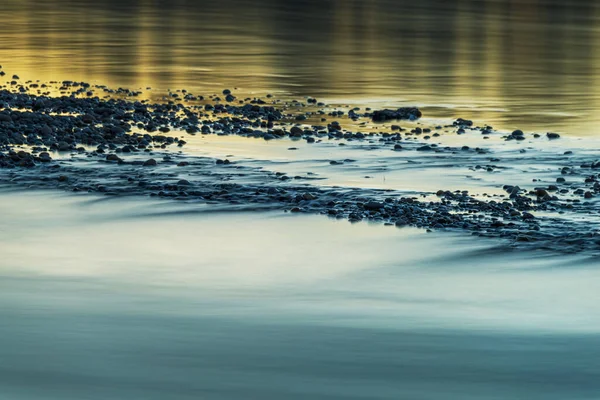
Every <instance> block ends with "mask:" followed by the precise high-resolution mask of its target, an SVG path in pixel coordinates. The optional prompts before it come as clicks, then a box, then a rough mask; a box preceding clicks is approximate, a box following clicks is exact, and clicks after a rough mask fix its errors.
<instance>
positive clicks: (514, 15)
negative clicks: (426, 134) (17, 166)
mask: <svg viewBox="0 0 600 400" xmlns="http://www.w3.org/2000/svg"><path fill="white" fill-rule="evenodd" d="M599 18H600V6H599V3H598V2H594V1H587V0H573V1H559V0H526V1H498V0H461V1H453V2H446V1H440V0H423V1H419V2H414V1H404V0H403V1H392V0H361V1H358V0H350V1H346V0H344V1H335V0H328V1H316V0H305V1H279V0H257V1H252V2H248V1H242V0H223V1H188V0H169V1H166V0H161V1H154V0H99V1H94V2H89V1H86V0H57V1H51V2H49V1H45V0H4V1H3V2H2V24H0V41H1V42H2V46H0V64H3V65H4V66H5V67H6V69H7V71H8V72H9V73H10V74H12V73H18V74H19V75H20V76H21V77H22V78H28V79H41V80H50V79H56V80H65V79H67V80H86V81H91V82H94V83H99V84H108V85H111V86H124V87H129V88H145V87H148V86H151V87H153V88H156V89H158V91H159V92H160V91H163V92H164V91H165V90H166V89H168V88H171V89H182V88H185V89H189V90H193V91H196V92H199V93H205V92H216V91H220V90H222V89H223V88H224V87H230V88H233V87H239V89H240V90H239V93H255V94H260V95H263V94H265V93H267V92H273V93H277V94H280V95H284V96H288V97H292V98H301V97H302V96H316V97H317V98H319V99H320V100H325V101H328V102H332V103H341V104H348V103H352V104H356V105H358V106H359V107H365V106H366V105H369V104H371V105H373V106H384V105H386V106H392V105H401V104H411V105H418V106H421V107H422V108H423V109H424V111H425V114H426V115H427V116H435V117H446V118H452V117H457V116H462V117H464V118H472V119H476V120H477V121H479V122H480V123H488V124H492V125H494V126H495V127H497V128H503V129H513V128H516V127H519V128H521V129H524V130H535V131H541V132H546V131H548V130H555V131H560V132H565V133H568V134H571V135H588V136H589V135H596V134H597V133H598V131H597V126H598V123H599V122H600V112H598V111H599V110H600V92H599V91H598V89H596V88H597V87H600V86H599V85H598V84H597V83H598V82H599V81H600V70H599V69H598V68H597V65H598V57H600V51H599V50H600V29H599V26H600V25H599V24H598V19H599ZM8 76H10V75H8Z"/></svg>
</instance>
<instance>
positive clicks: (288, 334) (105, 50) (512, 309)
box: [0, 0, 600, 400]
mask: <svg viewBox="0 0 600 400" xmlns="http://www.w3.org/2000/svg"><path fill="white" fill-rule="evenodd" d="M2 6H3V7H2V22H3V23H2V24H0V41H1V43H2V46H0V64H1V65H3V67H4V70H6V71H7V73H8V74H9V75H8V77H10V75H12V74H13V73H17V74H19V75H20V76H21V78H23V80H24V79H40V80H43V81H47V80H65V79H68V80H85V81H90V82H92V83H97V84H107V85H110V86H112V87H119V86H122V87H129V88H132V89H134V88H146V87H152V88H153V90H152V91H151V93H156V94H157V97H159V95H162V94H164V93H165V92H166V91H167V89H182V88H186V89H188V90H192V91H194V92H196V93H197V94H202V93H203V94H206V93H213V92H220V91H221V90H222V89H223V88H225V87H229V88H232V89H233V88H238V89H237V91H236V94H238V95H242V96H243V95H244V94H255V95H260V96H263V95H265V94H266V93H274V94H276V95H277V97H278V98H281V99H284V100H285V99H293V98H298V99H300V98H302V97H303V96H316V97H317V98H318V99H319V100H323V101H327V102H330V103H332V104H333V105H334V106H335V105H343V104H353V105H356V106H358V107H361V108H364V107H365V106H372V107H380V106H400V105H406V104H410V105H418V106H420V107H421V108H422V109H423V110H424V112H425V118H423V119H422V121H421V123H423V124H424V125H423V126H432V125H437V124H440V125H443V124H445V123H448V122H449V121H451V119H453V118H455V117H458V116H461V117H464V118H473V119H475V120H476V123H477V124H484V123H490V124H493V125H494V127H495V128H498V129H500V130H503V131H510V130H512V129H513V128H516V127H519V128H522V129H524V130H526V131H532V130H533V131H539V132H542V133H543V132H546V131H550V130H551V131H560V132H561V133H562V132H565V133H567V134H566V135H563V138H562V139H560V140H558V141H548V140H547V139H546V138H545V137H542V138H541V139H533V138H532V137H531V135H529V133H530V132H527V133H528V135H527V140H525V141H523V142H517V141H512V142H504V141H502V140H501V139H500V136H501V135H499V134H492V135H490V136H491V137H490V139H489V140H487V139H485V136H483V135H480V134H479V132H477V131H473V132H471V131H469V132H467V134H465V135H460V136H457V135H454V131H452V132H449V133H447V134H446V133H444V134H442V136H441V137H439V138H432V139H431V140H430V142H433V143H439V144H440V146H454V147H456V146H457V148H460V147H461V146H463V145H466V144H468V145H469V146H470V147H471V149H473V148H475V147H476V146H481V147H485V148H486V149H489V150H490V152H489V153H486V154H478V153H476V152H454V153H453V152H451V151H446V152H440V153H423V152H417V151H413V150H414V148H410V144H408V145H405V147H406V151H401V152H395V151H391V147H390V146H389V145H380V146H377V145H376V142H371V143H370V142H369V140H364V141H356V140H355V141H345V140H344V141H337V140H331V141H328V140H324V141H323V142H320V143H315V144H307V143H305V142H304V141H292V140H288V139H284V140H277V141H264V140H253V139H247V138H240V137H233V136H216V135H210V136H205V135H196V136H190V135H185V134H183V133H182V132H177V131H175V132H172V134H174V135H177V136H181V135H185V140H186V141H187V142H188V143H187V144H186V146H185V147H184V149H183V154H180V155H178V154H177V150H173V149H172V150H171V154H172V155H173V157H174V158H176V159H179V158H181V159H185V157H197V156H201V157H216V158H228V159H230V160H231V161H233V163H234V164H233V165H232V168H233V169H235V168H238V167H240V168H241V169H240V174H239V176H236V177H235V179H231V181H232V182H237V183H242V184H244V183H252V184H261V182H263V181H262V179H263V177H264V174H268V173H269V172H284V173H286V174H287V175H289V176H290V177H293V176H294V175H297V176H301V177H302V178H303V179H304V180H299V181H298V182H299V183H298V185H302V184H305V183H307V184H310V185H314V187H317V186H319V187H321V186H328V187H329V186H341V187H342V189H341V190H350V189H349V188H362V189H365V190H364V193H369V192H368V190H370V189H384V190H393V191H394V193H395V194H398V193H403V194H410V195H418V194H423V195H431V194H432V193H435V192H436V191H437V190H439V189H444V190H469V191H470V192H471V193H473V194H474V196H476V197H477V196H481V195H482V194H483V193H487V194H494V195H495V194H498V193H502V194H505V192H504V191H503V189H502V186H503V185H506V184H511V185H520V186H522V187H523V188H527V189H531V188H532V187H534V186H547V185H549V184H553V183H555V182H556V178H557V177H559V176H561V172H560V166H563V165H574V166H578V165H580V164H582V163H583V162H589V161H591V160H595V157H596V150H595V149H597V148H598V141H597V140H598V139H597V137H594V136H597V135H596V133H597V132H596V126H597V124H598V122H600V113H599V112H598V111H599V110H598V109H599V108H600V93H596V90H595V87H596V86H597V85H595V84H594V83H595V82H597V81H598V76H599V71H598V69H597V68H596V67H595V65H596V64H597V57H598V45H599V44H600V41H599V40H598V38H599V37H600V36H599V35H600V31H599V29H598V24H597V20H598V17H599V16H600V14H599V12H600V9H599V6H598V4H596V3H594V2H587V1H571V2H558V1H554V0H544V1H534V0H528V1H519V2H517V1H508V2H503V1H494V0H481V1H475V0H461V1H457V2H443V1H435V0H424V1H420V2H417V3H416V2H405V1H391V0H365V1H354V0H351V1H298V2H289V1H276V0H259V1H254V2H247V1H241V0H222V1H218V2H207V1H186V0H172V1H154V0H152V1H150V0H119V1H113V0H100V1H95V2H89V1H84V0H60V1H54V2H48V1H41V0H5V1H3V3H2ZM342 123H343V124H344V127H348V126H350V124H349V123H348V121H347V120H345V119H343V120H342ZM347 123H348V125H347ZM369 125H370V124H369ZM388 125H389V124H380V125H379V128H380V129H381V130H387V129H388V128H389V126H388ZM402 125H403V126H404V127H411V126H413V125H414V123H409V122H404V121H403V123H402ZM354 128H356V126H354V127H350V129H352V130H355V129H354ZM359 129H362V128H359ZM365 129H367V130H368V129H375V130H376V128H375V127H366V128H365ZM578 136H587V137H586V138H584V139H580V138H578ZM405 139H406V137H405ZM418 140H425V139H422V137H419V138H418ZM340 142H343V144H345V146H339V144H340ZM403 145H404V143H403ZM290 147H295V148H296V150H289V148H290ZM565 150H570V151H573V154H569V155H566V154H564V152H565ZM151 156H154V157H157V158H159V159H160V157H162V154H160V153H156V154H151ZM52 157H53V158H55V159H57V160H59V162H60V163H61V165H62V166H63V167H65V168H64V169H62V170H61V171H63V170H66V169H67V168H68V167H69V166H77V167H78V168H79V167H80V168H81V171H80V172H81V174H84V171H86V169H87V170H88V171H89V170H90V169H91V168H94V169H95V170H98V171H102V170H101V168H103V167H104V166H101V165H102V164H99V163H98V162H97V159H95V158H93V157H92V158H88V157H86V156H85V155H82V154H80V155H76V156H74V158H75V159H76V161H69V159H70V158H71V157H72V155H71V154H69V153H68V152H65V153H53V154H52ZM127 157H128V158H127V159H128V161H130V160H133V159H140V160H143V159H146V158H147V157H148V155H147V154H146V153H144V154H137V155H135V154H134V155H128V156H127ZM496 157H497V158H496ZM494 159H495V160H496V161H492V160H494ZM333 160H335V161H341V162H342V163H340V164H335V165H332V164H330V161H333ZM84 161H85V162H84ZM196 161H197V160H196ZM490 163H493V164H497V165H496V166H495V167H494V168H493V169H492V170H487V169H486V168H485V166H486V165H488V164H490ZM213 164H214V160H213V159H202V161H201V162H199V163H198V165H197V166H196V167H195V168H196V169H194V168H190V169H189V170H187V169H181V168H179V169H178V168H176V167H174V166H173V165H172V164H168V163H162V162H159V165H158V166H157V167H156V168H155V169H153V170H152V171H151V172H148V173H149V174H150V175H155V174H158V173H163V174H164V173H167V174H169V173H170V174H172V175H169V176H168V177H167V178H165V176H163V175H161V177H162V179H167V180H169V181H174V182H175V181H177V180H179V179H181V178H184V179H189V180H190V181H194V180H202V179H204V180H210V179H212V180H213V181H214V182H220V179H230V178H228V177H227V176H226V175H227V174H228V173H229V172H227V170H224V171H223V172H217V171H216V170H215V174H214V176H213V175H212V172H213V170H212V169H211V168H210V167H209V166H212V165H213ZM481 165H483V166H484V168H479V169H478V168H477V166H481ZM105 167H106V168H109V167H111V166H105ZM117 168H120V167H118V166H117ZM123 168H130V169H129V170H127V171H129V172H127V173H130V172H131V173H134V172H136V171H135V167H133V166H131V165H129V166H127V167H123ZM140 168H142V169H143V167H140ZM32 171H33V172H32ZM132 171H133V172H132ZM4 172H5V173H6V174H10V173H11V172H12V171H8V172H7V171H4ZM207 172H208V175H207V176H204V175H202V173H207ZM584 172H585V171H584ZM584 172H581V171H580V172H579V173H578V174H575V175H569V176H567V178H568V183H567V185H569V187H573V188H575V187H579V186H582V185H583V180H584V178H585V176H584ZM19 173H22V176H17V178H18V180H17V183H20V184H21V188H23V187H26V186H27V185H28V184H34V181H33V180H32V181H28V180H27V174H32V173H33V174H36V173H39V172H38V171H37V170H28V171H20V172H19ZM57 173H58V172H57ZM113 173H114V171H113ZM125 173H126V172H122V174H125ZM185 174H191V175H189V176H187V175H185ZM7 176H8V175H7ZM305 178H310V179H305ZM157 179H158V178H157ZM534 179H535V181H533V180H534ZM3 182H4V183H6V182H5V181H3ZM43 182H45V181H43ZM48 182H50V181H48ZM264 182H266V181H264ZM109 183H111V184H114V185H117V183H114V182H109ZM37 184H38V185H39V180H38V181H37ZM49 186H52V185H50V184H49ZM109 186H110V185H109ZM36 187H39V186H36ZM314 187H313V188H314ZM310 188H311V186H307V190H310ZM436 201H437V200H436ZM585 202H586V203H588V204H589V207H588V208H586V209H584V212H583V213H573V214H572V215H571V214H568V215H558V214H557V215H555V217H560V218H564V219H568V220H569V222H571V223H573V222H577V223H580V224H581V226H584V225H585V226H584V229H581V231H582V232H583V231H586V230H593V229H596V227H597V226H598V217H599V216H600V214H598V213H597V211H596V210H595V209H594V206H595V204H596V202H597V197H595V198H592V199H589V200H586V201H585ZM272 209H273V206H269V205H268V204H266V205H251V206H249V205H244V204H237V205H226V204H220V205H217V204H210V205H202V204H197V203H194V202H186V203H183V202H181V203H177V202H169V201H167V200H155V198H142V197H139V198H136V199H133V198H127V197H120V198H110V197H103V196H96V195H72V194H70V195H66V194H63V193H60V192H57V191H45V192H33V191H25V192H24V191H7V190H6V189H3V190H2V191H1V192H0V210H2V223H1V224H0V254H1V255H2V257H1V260H0V321H2V322H1V323H0V360H2V362H1V363H0V393H1V394H2V395H3V396H6V397H7V398H10V399H11V400H12V399H15V400H38V399H40V400H42V399H43V400H47V399H57V400H58V399H60V400H65V399H66V400H69V399H78V400H79V399H98V400H100V399H102V400H104V399H140V400H141V399H144V400H145V399H165V398H177V399H188V398H189V399H197V398H202V399H242V398H243V399H295V398H297V399H305V398H315V399H321V398H323V399H348V398H356V399H363V398H364V399H375V398H377V399H405V398H406V399H408V398H411V399H412V398H419V399H444V400H446V399H457V400H458V399H460V400H464V399H481V398H485V399H507V398H523V399H566V398H568V399H595V398H598V397H599V396H600V383H599V380H598V376H600V363H599V362H598V360H599V359H600V354H599V353H598V350H597V349H598V348H599V346H598V345H599V344H600V339H599V338H600V317H599V316H600V306H598V304H600V301H599V300H600V298H599V297H600V295H598V291H597V287H596V286H597V285H596V284H595V283H596V282H597V281H598V279H599V278H600V270H599V269H598V262H597V259H596V258H594V257H591V256H589V254H588V255H579V256H573V255H571V256H566V255H557V254H556V253H552V254H549V253H545V252H542V251H526V250H524V249H522V248H519V249H518V250H517V249H515V248H514V247H511V246H509V243H508V242H507V241H502V240H495V239H483V238H475V237H473V236H469V235H459V234H455V233H449V232H438V233H426V232H425V231H423V230H418V229H412V228H403V229H397V228H395V227H384V226H382V225H379V224H373V225H370V224H367V223H358V224H350V223H348V222H347V221H341V220H333V219H328V218H326V217H323V216H310V215H292V214H289V213H284V212H282V211H277V212H273V211H272ZM267 210H269V211H267ZM594 213H595V215H592V214H594ZM569 226H571V227H573V226H574V225H569ZM552 229H557V233H560V231H558V230H560V229H563V230H564V229H566V228H564V227H562V228H561V226H560V225H556V227H553V228H552ZM577 232H579V231H577ZM0 397H2V396H0Z"/></svg>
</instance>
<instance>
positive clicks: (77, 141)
mask: <svg viewBox="0 0 600 400" xmlns="http://www.w3.org/2000/svg"><path fill="white" fill-rule="evenodd" d="M13 79H18V77H13ZM13 83H16V81H13V82H11V84H13ZM17 87H18V90H16V92H15V90H0V167H5V168H32V167H35V166H36V165H37V166H41V168H40V169H39V171H37V172H36V173H35V174H29V175H28V178H27V180H26V181H27V182H29V183H36V182H37V183H38V184H40V183H41V182H43V184H42V185H43V186H54V187H60V188H63V189H68V190H73V191H88V192H101V193H105V194H144V195H150V196H158V197H166V198H173V199H185V200H200V201H219V202H228V203H247V204H252V203H265V204H269V205H272V206H274V207H279V208H284V209H287V210H289V211H292V212H309V213H322V214H326V215H329V216H331V217H334V218H346V219H348V220H350V221H353V222H355V221H360V220H364V219H367V220H374V221H379V222H383V223H385V224H388V225H396V226H416V227H422V228H427V229H461V230H467V231H470V232H473V233H474V234H478V235H484V236H501V237H508V238H511V239H513V240H514V241H516V242H539V241H543V240H546V239H547V238H549V237H551V236H552V235H551V234H546V233H544V232H543V228H544V224H552V223H557V222H556V221H554V220H552V219H550V218H545V219H540V218H536V217H534V213H535V212H536V211H552V212H554V211H559V212H565V211H582V212H585V210H586V208H585V203H583V202H582V201H581V200H580V199H578V198H574V197H573V196H575V197H577V196H579V197H581V198H583V199H584V200H586V199H587V200H589V199H592V198H594V197H595V196H597V195H598V194H599V193H600V183H599V180H600V175H597V174H590V173H589V172H588V173H587V175H586V177H585V180H584V182H583V183H578V184H577V185H575V184H574V183H572V182H567V180H566V179H565V177H563V176H561V177H559V178H557V179H556V185H549V186H547V187H536V188H534V189H533V190H523V189H521V188H519V187H516V186H511V185H507V186H505V188H504V189H505V191H506V193H507V196H506V197H505V198H503V199H493V200H481V199H477V198H475V197H472V196H470V195H469V194H468V193H467V192H461V191H458V192H449V191H444V190H440V191H438V192H437V196H438V199H437V201H420V200H419V199H418V198H409V197H403V196H401V195H397V196H392V195H390V194H389V193H384V192H377V191H373V190H365V189H360V190H359V189H356V190H346V191H344V192H340V191H336V190H333V189H324V188H321V189H317V188H310V189H307V188H306V187H305V186H294V185H291V184H289V183H286V184H285V185H284V186H281V185H282V184H283V182H286V181H288V180H291V179H294V178H290V177H288V176H286V175H285V174H273V175H272V176H271V178H272V180H271V181H270V182H271V184H272V186H269V184H266V185H259V186H256V185H252V184H241V185H236V184H223V183H219V182H214V181H210V180H208V181H202V182H195V181H193V180H192V181H189V180H181V179H180V180H177V181H176V182H172V178H171V177H170V175H169V174H165V175H164V176H163V175H161V172H160V168H158V171H157V170H156V169H154V170H153V173H152V174H151V175H152V176H153V178H152V179H151V178H149V176H148V174H145V173H144V172H141V171H140V170H138V169H139V168H140V167H145V168H147V167H150V168H152V167H160V166H162V165H170V164H172V163H174V161H173V160H172V159H171V157H170V156H168V155H166V156H164V157H163V159H162V160H160V159H159V160H158V161H157V159H156V158H148V159H146V160H139V159H136V160H135V161H128V159H127V157H126V155H127V154H129V153H138V152H148V153H149V152H154V153H156V151H157V150H159V149H165V148H167V147H168V146H170V145H179V146H183V145H185V144H186V142H185V141H184V140H183V139H181V138H176V137H174V136H173V133H171V130H172V129H175V130H176V131H177V132H180V131H185V132H187V133H189V134H192V135H193V134H196V133H198V132H200V133H202V134H209V133H216V134H237V135H243V136H247V137H255V138H263V139H265V140H272V139H278V138H284V137H290V138H292V139H300V138H304V139H305V140H306V141H307V142H309V143H312V142H315V141H316V140H319V139H320V138H329V139H348V140H364V139H368V140H370V141H373V140H374V139H375V137H376V138H377V140H378V141H379V142H380V143H382V144H383V145H386V146H388V145H389V146H390V147H391V148H392V150H394V151H403V150H405V149H407V148H408V149H411V150H415V151H421V152H452V153H456V152H465V151H473V152H476V153H478V154H486V153H487V150H486V149H483V148H470V147H469V146H462V147H460V148H452V147H438V146H437V145H436V144H423V143H408V142H406V138H407V137H416V136H421V137H422V138H423V139H425V140H427V139H430V138H431V137H437V136H439V133H437V132H435V131H436V130H440V129H442V128H443V127H441V126H436V127H433V128H421V127H414V128H412V129H411V130H406V129H404V128H402V127H400V126H399V125H392V126H391V132H384V133H380V134H374V133H368V134H366V133H361V132H349V131H346V130H344V129H342V126H341V124H340V123H339V122H337V121H333V122H330V123H328V124H327V125H324V126H320V125H312V126H310V127H308V126H302V125H299V124H298V121H302V120H305V119H306V118H308V117H310V116H311V115H312V112H309V113H305V114H300V115H290V114H285V113H284V112H283V111H282V109H283V108H284V107H277V106H276V102H273V104H270V105H266V102H265V101H264V100H262V99H256V98H255V99H245V100H237V99H236V97H235V96H233V95H232V94H231V91H229V90H225V91H223V95H225V101H226V102H227V104H223V103H221V102H220V101H221V99H220V98H219V97H217V96H209V98H210V101H211V103H206V104H182V102H181V101H180V100H181V98H180V96H179V94H178V93H171V95H170V97H171V98H172V99H175V100H174V101H167V102H163V103H160V102H159V103H156V102H149V101H145V100H142V101H139V100H133V101H131V100H128V99H118V98H112V97H108V98H103V99H100V98H98V97H93V94H94V92H93V91H92V90H91V86H90V85H89V84H86V83H78V82H70V81H69V82H62V83H61V85H60V88H59V89H60V90H61V91H65V90H69V89H70V90H72V92H71V93H70V94H68V95H66V94H65V95H62V96H60V97H52V96H50V95H48V93H47V92H45V93H42V94H39V95H35V94H30V93H28V90H31V89H46V88H48V86H47V85H45V84H41V85H39V84H33V83H30V84H29V86H27V87H26V86H23V85H21V86H17ZM101 88H103V90H104V91H105V92H108V93H116V94H119V95H124V96H126V97H137V96H138V95H139V92H135V91H130V90H127V89H118V90H116V91H111V89H108V88H105V87H101ZM181 94H182V96H181V97H182V98H183V101H184V102H185V101H187V102H198V101H204V100H205V98H204V97H203V96H193V95H191V94H190V93H187V92H185V91H181ZM270 98H271V96H268V99H270ZM234 103H235V104H234ZM308 103H309V105H317V106H319V105H321V106H322V105H323V104H322V103H317V101H316V100H315V99H309V100H308ZM356 111H358V110H357V109H355V110H351V112H349V113H348V117H349V118H351V119H354V120H356V119H360V118H363V117H367V118H370V119H371V120H372V121H374V122H382V121H389V120H398V119H407V120H416V119H418V118H420V117H421V111H420V110H418V109H417V108H414V107H406V108H400V109H397V110H379V111H374V112H372V113H370V112H369V111H371V110H369V109H367V113H365V114H362V115H361V114H358V113H357V112H356ZM317 114H321V115H323V114H325V112H323V111H319V112H318V113H317ZM329 115H330V116H333V117H338V116H340V115H343V113H340V112H330V113H329ZM298 117H302V118H298ZM286 120H293V121H295V122H292V123H286V122H285V121H286ZM321 121H323V122H324V121H326V119H325V118H322V119H321ZM288 127H289V128H288ZM449 127H452V128H453V129H456V133H458V134H463V133H465V132H466V131H467V130H478V131H481V133H482V134H486V135H487V134H491V133H493V132H494V131H493V128H492V127H490V126H484V127H475V126H474V124H473V121H470V120H465V119H460V118H459V119H457V120H456V121H455V122H454V123H453V124H452V125H451V126H449ZM446 128H447V127H446ZM401 133H402V134H401ZM402 135H404V138H403V136H402ZM537 136H539V135H537ZM558 137H559V135H558V134H553V133H548V134H547V138H548V139H557V138H558ZM523 138H524V133H523V132H522V131H520V130H516V131H514V132H512V133H511V134H510V135H507V136H505V140H523ZM403 140H404V141H403ZM401 143H402V144H401ZM340 144H343V143H340ZM14 146H24V149H15V148H14ZM49 151H70V152H80V153H85V154H87V155H88V156H92V157H98V158H99V159H100V160H102V161H104V162H105V163H108V164H111V163H114V164H118V165H119V166H120V167H119V168H118V169H116V170H112V169H109V170H107V169H98V171H97V172H96V171H95V173H96V175H94V173H90V171H89V169H88V170H87V171H86V174H85V177H83V176H82V174H81V171H80V170H79V169H78V168H77V167H76V166H74V165H71V166H70V167H68V168H67V167H64V166H63V167H61V165H60V164H58V163H54V162H53V160H52V157H51V156H50V153H49ZM349 161H351V160H349ZM332 163H339V162H337V161H332ZM214 164H215V162H214V161H212V163H211V164H210V165H213V166H210V165H209V164H206V163H205V162H204V163H197V162H195V160H193V159H190V160H183V161H180V162H178V163H177V166H179V167H190V168H201V170H202V171H205V172H208V173H210V174H212V173H213V172H212V170H213V169H214V168H215V167H214ZM216 164H217V166H218V167H223V168H227V167H230V166H231V164H232V163H231V162H230V161H229V160H216ZM232 167H235V166H232ZM477 167H479V169H481V168H485V169H487V170H488V171H494V170H496V169H498V168H500V167H498V166H497V165H487V166H483V167H482V166H477ZM477 167H476V168H477ZM136 168H138V169H136ZM598 168H600V162H598V161H594V162H589V163H585V164H582V165H581V166H579V168H578V169H576V168H575V167H573V166H568V167H563V168H562V169H561V170H560V174H561V175H567V177H568V176H574V177H575V176H579V175H580V174H581V171H583V170H586V171H587V170H588V169H589V170H594V169H598ZM207 170H209V171H207ZM197 172H198V170H197V169H196V170H195V173H197ZM223 175H224V176H225V175H227V173H224V174H223ZM8 178H9V179H8V180H9V181H14V182H20V181H23V180H20V179H18V178H19V175H18V174H12V175H9V176H8ZM295 178H299V177H295ZM107 180H109V181H111V182H112V183H111V185H107V184H106V183H104V182H105V181H107ZM566 194H569V195H570V196H571V198H568V199H562V200H561V199H560V198H559V197H558V195H566ZM578 234H580V235H583V237H587V236H586V235H588V236H589V238H588V239H590V238H591V239H594V238H595V236H596V235H597V232H596V231H594V230H590V231H589V232H584V233H581V232H578ZM567 236H568V235H567ZM571 239H572V238H571ZM554 240H555V242H556V240H557V239H556V238H554ZM577 243H579V242H577ZM594 243H596V241H595V239H594V240H587V241H586V242H585V244H579V245H576V246H575V245H573V243H571V242H569V246H570V247H569V248H573V246H575V247H576V248H580V247H581V246H584V245H585V246H594ZM577 246H579V247H577Z"/></svg>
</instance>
